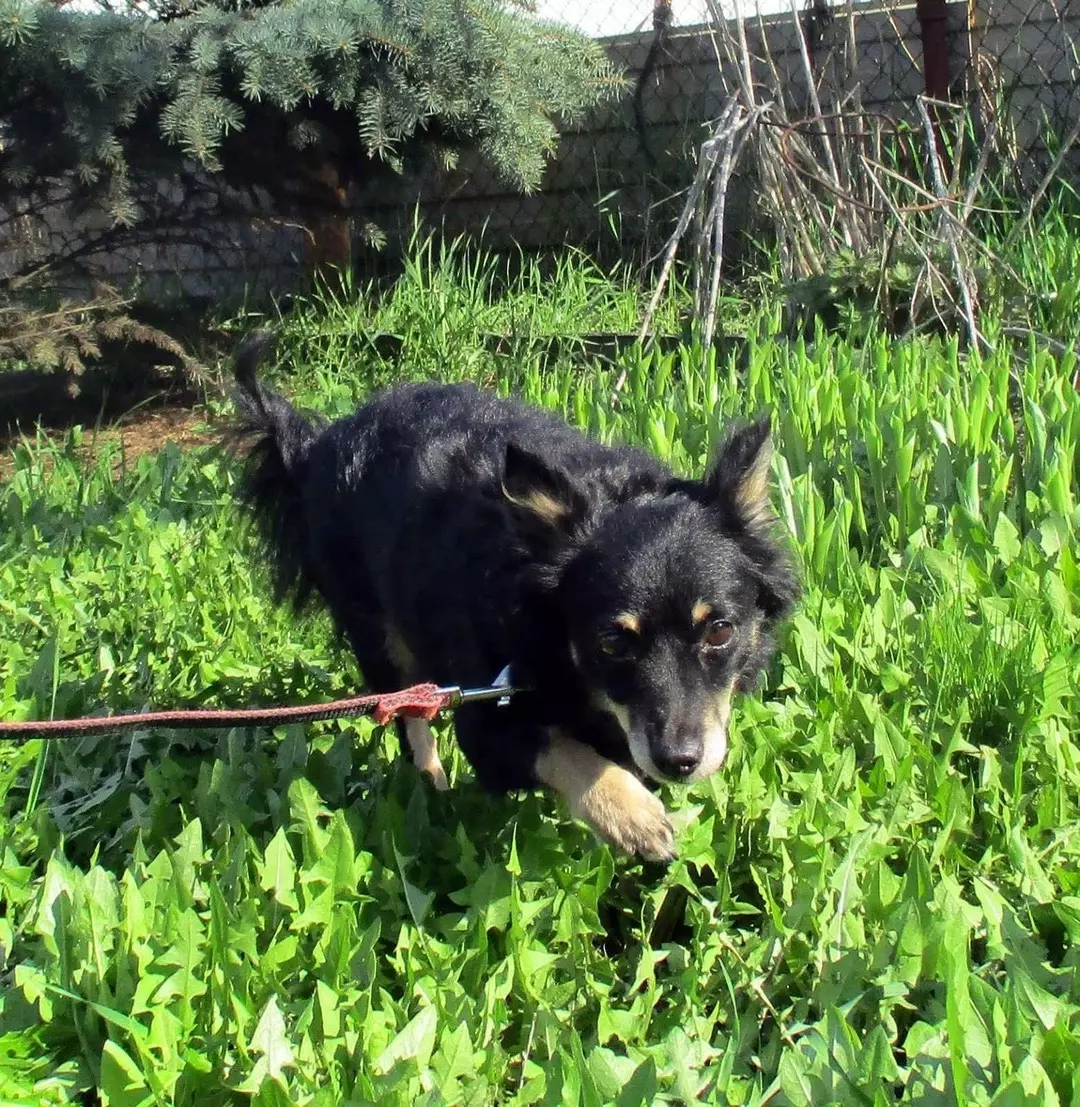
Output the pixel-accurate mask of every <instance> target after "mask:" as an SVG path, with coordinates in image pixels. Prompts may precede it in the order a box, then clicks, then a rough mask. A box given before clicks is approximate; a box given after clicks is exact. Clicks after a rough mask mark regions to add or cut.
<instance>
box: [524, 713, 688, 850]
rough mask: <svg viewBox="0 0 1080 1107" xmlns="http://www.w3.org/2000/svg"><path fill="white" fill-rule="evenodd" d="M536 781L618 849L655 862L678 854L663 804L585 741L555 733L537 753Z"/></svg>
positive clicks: (673, 834) (631, 775)
mask: <svg viewBox="0 0 1080 1107" xmlns="http://www.w3.org/2000/svg"><path fill="white" fill-rule="evenodd" d="M536 777H537V779H538V780H539V781H540V782H541V783H543V784H546V785H548V787H550V788H553V789H554V790H555V791H556V792H558V793H559V794H560V795H561V796H563V797H564V798H565V799H566V802H567V803H568V804H569V806H570V811H571V812H572V813H573V815H574V816H575V817H576V818H579V819H583V820H584V821H585V822H587V823H588V824H589V826H591V827H592V828H593V829H594V830H595V831H596V832H597V834H599V835H600V836H601V837H602V838H604V839H606V840H607V841H608V842H611V843H612V845H615V846H617V847H619V849H623V850H625V851H626V852H627V853H638V854H640V855H641V856H642V857H645V858H647V859H648V860H651V861H670V860H671V859H672V858H673V857H674V856H675V832H674V830H673V829H672V827H671V823H670V822H669V821H668V817H667V811H666V810H665V808H664V805H663V803H661V801H660V800H659V799H658V798H657V797H656V796H654V795H653V794H652V793H651V792H650V791H649V790H648V789H647V788H646V787H645V785H644V784H642V783H641V781H640V780H638V778H637V777H636V776H634V774H633V773H630V772H627V770H626V769H623V768H620V766H618V765H616V764H615V763H614V762H613V761H609V760H608V759H607V758H606V757H602V756H601V755H600V754H599V753H597V752H596V751H595V750H594V749H592V748H590V747H589V746H586V745H584V744H583V743H582V742H578V741H576V740H575V739H573V738H568V737H566V736H565V735H563V734H559V733H558V732H553V733H552V734H551V737H550V741H549V742H548V744H547V746H546V747H545V748H544V749H543V750H542V751H541V752H540V753H539V754H538V755H537V758H536Z"/></svg>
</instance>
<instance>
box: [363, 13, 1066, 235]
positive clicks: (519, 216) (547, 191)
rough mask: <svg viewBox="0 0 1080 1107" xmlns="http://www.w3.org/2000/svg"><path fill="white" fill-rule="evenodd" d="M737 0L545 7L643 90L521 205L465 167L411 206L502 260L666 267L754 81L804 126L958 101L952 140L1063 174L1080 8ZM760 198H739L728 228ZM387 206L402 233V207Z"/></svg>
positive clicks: (633, 91) (385, 213) (583, 139)
mask: <svg viewBox="0 0 1080 1107" xmlns="http://www.w3.org/2000/svg"><path fill="white" fill-rule="evenodd" d="M736 2H739V0H723V2H721V0H671V2H670V3H667V2H664V0H656V2H654V3H650V2H649V0H606V2H602V3H599V4H581V3H579V2H575V0H536V3H535V11H536V14H537V16H538V17H541V18H546V19H554V20H557V21H559V22H562V23H565V24H567V25H569V26H573V27H575V28H578V29H581V30H583V31H585V32H586V33H589V34H591V35H595V36H597V37H600V38H602V39H603V41H604V45H605V47H606V49H607V50H608V52H609V54H610V55H611V56H612V58H613V59H614V60H615V61H616V62H617V63H618V64H619V65H620V66H621V67H622V68H623V69H624V71H625V73H626V75H627V77H628V81H629V89H628V94H627V95H626V97H624V99H623V100H622V102H620V103H619V104H618V105H616V106H614V107H611V108H607V109H604V110H602V111H599V112H597V113H595V114H594V115H593V116H592V117H591V118H590V119H589V120H588V121H587V122H585V123H584V124H583V125H581V126H579V127H577V128H572V129H570V130H568V131H567V132H566V133H564V134H563V136H562V139H561V142H560V149H559V155H558V157H557V159H556V160H555V161H554V163H553V164H552V166H551V167H550V170H549V172H548V174H547V176H546V179H545V182H544V186H543V189H542V190H541V191H540V192H539V193H538V194H536V195H534V196H527V197H522V196H519V195H516V194H508V193H506V192H505V191H504V190H502V189H500V188H498V187H495V186H493V184H492V182H491V180H490V178H489V177H488V176H487V175H486V174H485V173H484V171H483V170H482V168H480V167H477V166H475V165H465V166H463V167H462V171H461V173H460V174H459V175H458V177H457V179H456V180H455V181H454V182H453V183H452V184H451V186H450V187H449V188H446V187H445V185H444V184H442V183H436V182H435V181H434V179H431V180H427V181H424V182H414V184H415V190H414V192H413V193H412V198H415V199H418V200H420V201H422V203H423V208H424V211H425V213H426V216H427V218H428V220H429V221H430V222H433V223H438V224H441V225H442V226H443V227H444V229H445V231H446V232H447V233H448V234H452V235H453V234H477V233H478V232H479V231H480V230H481V228H483V229H484V234H485V240H486V241H487V243H488V244H489V245H491V246H493V247H499V246H502V245H510V244H514V245H519V246H521V247H524V248H526V249H535V248H544V247H553V246H556V245H558V244H560V243H563V242H573V243H575V244H577V245H582V246H585V247H587V248H589V249H592V250H596V251H600V252H612V251H615V252H618V253H620V254H621V255H622V256H626V255H627V254H628V253H639V254H640V256H650V255H652V254H653V253H654V252H655V250H656V248H657V247H658V245H659V244H660V243H661V242H662V240H663V238H664V236H665V235H666V233H667V231H668V230H669V229H670V225H671V222H670V220H671V216H672V213H673V212H674V211H676V210H677V206H678V205H677V194H678V193H679V191H680V190H681V189H683V188H684V187H685V186H686V184H687V182H688V180H689V177H690V176H691V175H692V172H693V170H692V159H693V157H694V155H695V153H696V151H697V147H698V145H699V144H700V142H701V140H702V139H703V138H704V137H705V132H704V130H703V125H705V124H707V123H708V122H709V121H710V120H713V119H715V118H716V116H717V115H718V114H719V112H720V110H721V106H722V104H723V103H724V100H725V97H726V96H727V95H728V94H729V93H731V92H733V91H736V90H738V89H739V88H740V87H741V85H742V81H741V78H742V77H743V76H744V75H748V76H749V77H750V81H751V84H752V86H753V88H754V89H755V90H756V95H757V96H758V97H759V98H761V99H768V98H772V99H773V100H774V101H777V102H778V104H779V111H778V113H777V114H778V116H779V117H780V118H781V120H782V121H783V123H784V125H787V126H793V127H797V126H799V121H800V120H803V121H813V120H814V119H816V118H817V117H819V116H821V117H824V118H826V119H832V120H836V119H838V118H845V119H846V120H847V122H846V123H845V124H844V125H845V126H849V127H854V128H856V129H858V128H862V127H868V128H873V127H875V126H876V127H879V128H882V129H883V132H887V131H888V130H889V129H890V128H893V129H895V128H896V127H898V126H900V125H901V124H902V123H903V122H904V121H907V122H908V123H914V124H916V125H917V124H918V111H917V98H918V97H919V96H920V94H929V95H930V96H933V97H935V98H937V99H939V100H941V101H948V102H949V103H951V104H953V105H955V107H956V109H957V110H955V111H951V112H950V111H949V110H948V109H946V108H944V107H942V108H938V109H936V112H935V115H936V116H937V117H939V118H943V117H946V116H947V117H948V118H949V120H950V131H951V132H955V131H956V129H957V127H959V128H960V129H961V130H962V129H963V126H962V124H961V123H960V121H959V119H958V116H959V114H961V113H962V112H964V111H967V113H968V116H969V119H970V125H971V127H970V129H969V133H968V138H969V139H971V140H972V141H973V142H974V143H975V144H978V143H979V142H980V141H982V140H983V138H987V139H988V140H989V141H991V142H992V144H993V146H994V151H995V154H996V155H997V159H996V160H997V163H998V164H997V168H1003V169H1005V170H1007V171H1008V172H1009V173H1013V172H1015V173H1017V174H1019V175H1020V177H1021V178H1023V179H1025V180H1026V179H1030V178H1033V177H1036V176H1037V174H1038V173H1039V172H1041V171H1042V170H1043V169H1044V168H1045V167H1046V166H1047V164H1049V163H1050V162H1051V161H1052V159H1053V158H1054V156H1055V155H1056V154H1057V153H1058V151H1059V149H1060V147H1061V145H1062V144H1063V143H1065V142H1066V141H1068V140H1069V138H1070V132H1071V130H1072V128H1073V127H1074V125H1075V123H1076V121H1077V120H1080V84H1078V79H1080V60H1078V51H1077V43H1078V41H1080V4H1078V3H1077V2H1076V0H963V2H956V0H918V2H916V0H875V2H862V3H842V4H835V3H828V2H827V0H809V2H808V0H759V2H758V3H756V4H752V5H751V4H748V3H746V0H741V15H742V18H741V19H740V18H739V15H740V12H739V11H737V10H736V8H735V3H736ZM796 4H797V8H796V7H795V5H796ZM954 124H955V126H954ZM1072 142H1073V150H1072V152H1071V154H1070V155H1069V157H1068V158H1066V159H1065V160H1066V163H1067V164H1066V171H1068V169H1070V168H1071V170H1072V171H1073V172H1075V171H1076V170H1077V168H1078V167H1080V148H1078V147H1076V135H1075V133H1073V134H1072ZM752 199H753V197H752V196H749V195H747V192H746V189H742V190H740V189H738V188H736V189H735V190H734V193H733V196H732V206H733V212H732V218H731V220H730V221H729V224H728V225H729V226H737V225H738V223H739V220H740V218H741V216H742V215H743V214H745V212H746V208H747V204H748V203H749V201H750V200H752ZM371 200H372V203H373V206H374V207H375V209H380V208H381V209H382V210H381V212H380V213H379V214H380V215H381V216H382V218H383V219H384V220H389V221H390V222H392V221H393V219H394V214H393V211H392V207H391V206H390V205H385V206H384V205H383V204H380V203H379V200H378V198H376V197H371ZM396 200H397V201H398V202H400V196H399V197H397V198H396ZM377 217H378V216H377Z"/></svg>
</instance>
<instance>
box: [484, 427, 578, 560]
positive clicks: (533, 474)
mask: <svg viewBox="0 0 1080 1107" xmlns="http://www.w3.org/2000/svg"><path fill="white" fill-rule="evenodd" d="M502 492H503V496H504V497H505V498H506V502H507V504H508V505H509V507H510V511H511V514H512V516H513V518H514V520H515V523H516V525H517V527H518V530H519V531H520V532H521V534H522V537H524V538H526V539H529V540H530V541H533V542H535V541H537V540H540V541H542V542H545V543H550V542H554V541H558V540H559V539H564V538H566V537H568V536H569V535H570V533H571V532H572V531H573V529H574V527H575V526H576V525H577V524H578V523H579V522H580V521H581V519H582V518H583V517H584V515H585V512H586V510H587V508H588V501H587V500H586V498H585V496H584V494H583V493H582V491H581V490H580V489H579V488H578V487H576V486H575V484H574V482H573V480H572V479H571V478H570V476H569V475H568V474H567V473H565V472H563V471H562V470H561V469H558V468H556V467H554V466H551V465H549V464H548V463H547V462H546V461H544V459H543V458H541V457H538V456H537V455H536V454H534V453H532V452H531V451H529V450H526V449H525V448H524V447H522V446H519V445H518V444H517V443H516V442H508V443H507V444H506V460H505V464H504V468H503V479H502Z"/></svg>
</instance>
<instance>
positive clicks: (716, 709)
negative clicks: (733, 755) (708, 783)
mask: <svg viewBox="0 0 1080 1107" xmlns="http://www.w3.org/2000/svg"><path fill="white" fill-rule="evenodd" d="M734 699H735V681H734V680H732V681H731V683H730V684H729V685H728V686H727V687H726V688H725V689H724V690H723V691H722V692H720V693H719V694H718V695H717V696H716V698H715V699H714V700H713V702H712V705H711V709H710V711H709V714H708V717H707V718H706V720H705V738H704V741H703V746H704V751H703V753H702V757H701V764H700V765H698V767H697V768H696V769H695V770H694V772H693V773H692V774H691V776H690V778H689V780H690V783H693V782H694V781H696V780H704V779H705V778H706V777H708V776H712V774H713V773H715V772H716V771H717V770H718V769H719V768H720V767H721V766H722V765H723V764H724V762H725V761H726V760H727V753H728V723H729V722H730V721H731V706H732V702H733V701H734Z"/></svg>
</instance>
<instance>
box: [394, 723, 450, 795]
mask: <svg viewBox="0 0 1080 1107" xmlns="http://www.w3.org/2000/svg"><path fill="white" fill-rule="evenodd" d="M405 737H406V738H407V739H408V742H409V749H410V750H412V757H413V764H415V765H416V767H417V768H418V769H419V770H420V771H421V772H422V773H427V775H428V776H429V777H431V783H432V784H434V785H435V789H436V790H437V791H439V792H447V791H449V789H450V783H449V781H447V779H446V770H445V769H444V768H443V764H442V761H441V760H440V759H439V748H438V746H437V745H436V744H435V735H434V733H432V730H431V727H430V726H428V724H427V723H426V722H424V720H423V719H406V720H405Z"/></svg>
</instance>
